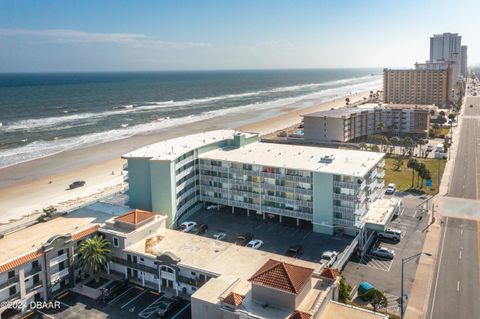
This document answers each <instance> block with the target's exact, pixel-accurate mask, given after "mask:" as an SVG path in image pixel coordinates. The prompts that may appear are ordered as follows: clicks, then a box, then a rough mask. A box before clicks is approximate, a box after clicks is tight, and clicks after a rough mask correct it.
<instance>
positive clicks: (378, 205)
mask: <svg viewBox="0 0 480 319" xmlns="http://www.w3.org/2000/svg"><path fill="white" fill-rule="evenodd" d="M400 203H401V200H400V199H399V198H383V199H377V200H376V201H374V202H373V203H371V204H370V207H369V209H368V212H367V215H366V216H365V222H366V223H369V224H375V225H380V226H385V225H386V224H388V222H389V221H390V220H391V219H392V215H393V211H394V209H395V207H397V206H398V205H400Z"/></svg>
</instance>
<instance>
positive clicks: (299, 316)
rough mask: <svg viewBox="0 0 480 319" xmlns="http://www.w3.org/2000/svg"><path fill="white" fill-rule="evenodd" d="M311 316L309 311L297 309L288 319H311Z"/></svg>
mask: <svg viewBox="0 0 480 319" xmlns="http://www.w3.org/2000/svg"><path fill="white" fill-rule="evenodd" d="M310 317H311V315H310V314H308V313H305V312H301V311H298V310H295V311H294V312H292V314H291V315H290V316H289V317H288V318H287V319H310Z"/></svg>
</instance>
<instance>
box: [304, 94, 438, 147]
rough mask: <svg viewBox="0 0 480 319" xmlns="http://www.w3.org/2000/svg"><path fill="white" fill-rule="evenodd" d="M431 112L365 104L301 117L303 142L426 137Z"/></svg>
mask: <svg viewBox="0 0 480 319" xmlns="http://www.w3.org/2000/svg"><path fill="white" fill-rule="evenodd" d="M433 108H434V106H433V105H410V104H373V103H368V104H363V105H358V106H355V107H343V108H338V109H332V110H326V111H320V112H314V113H309V114H305V115H304V116H303V118H304V138H305V141H308V142H349V141H352V140H355V139H358V138H364V137H367V136H369V135H373V134H384V133H387V134H396V135H402V134H412V135H417V136H425V134H426V132H427V131H428V129H429V126H430V110H431V109H433ZM380 123H382V125H383V127H382V126H379V124H380Z"/></svg>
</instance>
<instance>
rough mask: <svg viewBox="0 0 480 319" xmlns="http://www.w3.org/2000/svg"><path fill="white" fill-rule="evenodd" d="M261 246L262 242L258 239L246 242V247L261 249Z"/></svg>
mask: <svg viewBox="0 0 480 319" xmlns="http://www.w3.org/2000/svg"><path fill="white" fill-rule="evenodd" d="M262 245H263V241H261V240H260V239H254V240H250V241H249V242H248V244H247V247H250V248H253V249H258V248H260V247H262Z"/></svg>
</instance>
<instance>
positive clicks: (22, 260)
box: [0, 250, 42, 273]
mask: <svg viewBox="0 0 480 319" xmlns="http://www.w3.org/2000/svg"><path fill="white" fill-rule="evenodd" d="M41 255H42V252H41V251H40V250H37V251H34V252H31V253H28V254H26V255H23V256H22V257H18V258H16V259H14V260H11V261H9V262H6V263H5V264H3V265H0V273H2V272H5V271H9V270H12V269H13V268H15V267H18V266H20V265H23V264H26V263H28V262H29V261H32V260H35V259H37V258H38V257H40V256H41Z"/></svg>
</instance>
